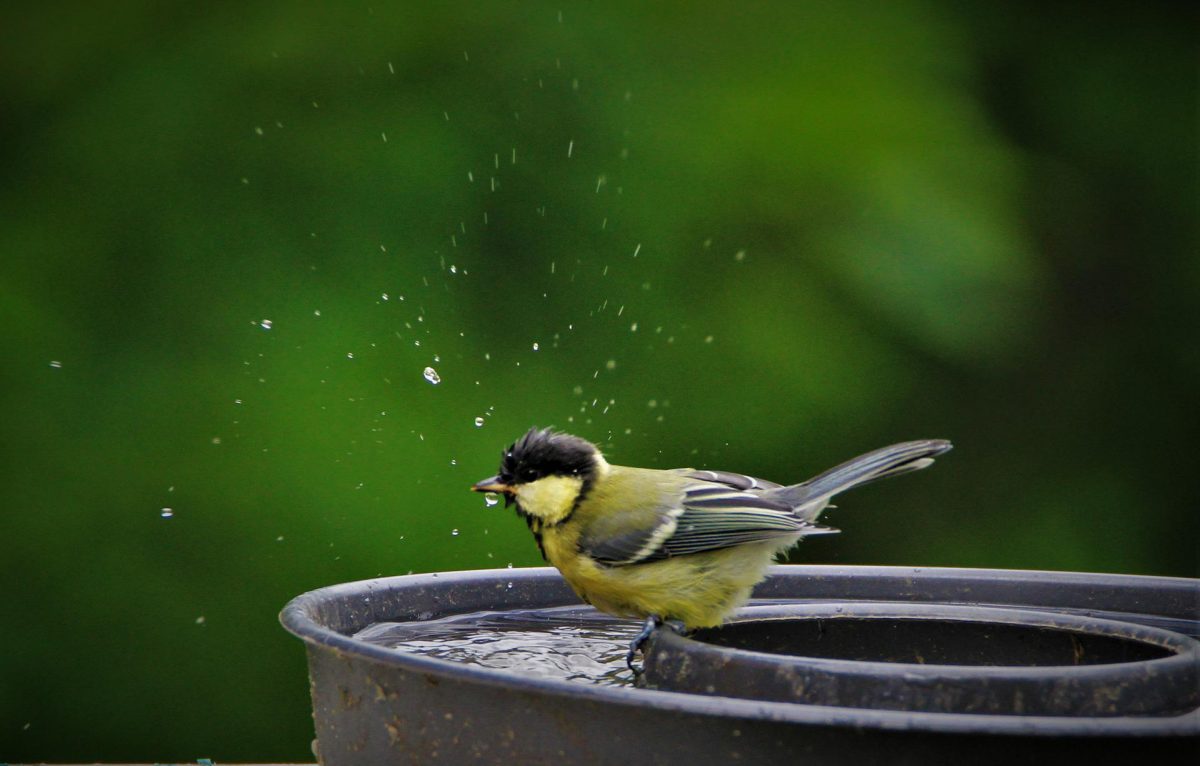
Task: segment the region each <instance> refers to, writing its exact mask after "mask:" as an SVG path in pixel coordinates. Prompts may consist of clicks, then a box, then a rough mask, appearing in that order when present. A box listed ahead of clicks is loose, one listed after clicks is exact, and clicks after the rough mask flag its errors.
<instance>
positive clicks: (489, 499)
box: [483, 492, 500, 508]
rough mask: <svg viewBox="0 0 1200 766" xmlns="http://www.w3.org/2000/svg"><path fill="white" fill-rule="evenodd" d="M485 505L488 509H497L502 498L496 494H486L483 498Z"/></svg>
mask: <svg viewBox="0 0 1200 766" xmlns="http://www.w3.org/2000/svg"><path fill="white" fill-rule="evenodd" d="M483 504H484V505H486V506H487V507H488V508H495V507H496V506H497V505H499V504H500V496H499V495H497V494H496V493H495V492H488V493H485V494H484V496H483Z"/></svg>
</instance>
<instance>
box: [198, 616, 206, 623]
mask: <svg viewBox="0 0 1200 766" xmlns="http://www.w3.org/2000/svg"><path fill="white" fill-rule="evenodd" d="M204 622H205V620H204V615H200V616H199V617H197V618H196V624H197V625H203V624H204Z"/></svg>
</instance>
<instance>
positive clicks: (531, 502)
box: [516, 476, 583, 524]
mask: <svg viewBox="0 0 1200 766" xmlns="http://www.w3.org/2000/svg"><path fill="white" fill-rule="evenodd" d="M582 489H583V479H581V478H579V477H578V476H546V477H544V478H541V479H538V480H537V481H533V482H530V483H528V484H521V485H519V486H518V487H517V493H516V494H517V502H518V503H520V504H521V509H522V510H524V511H525V512H526V513H528V514H529V515H531V516H536V517H537V518H539V519H542V520H543V521H545V522H547V523H550V524H554V523H555V522H558V521H561V520H562V519H563V517H565V516H566V515H567V514H568V513H570V512H571V508H572V506H574V505H575V500H576V499H577V498H578V497H579V493H580V491H581V490H582Z"/></svg>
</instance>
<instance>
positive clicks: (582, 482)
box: [471, 428, 608, 524]
mask: <svg viewBox="0 0 1200 766" xmlns="http://www.w3.org/2000/svg"><path fill="white" fill-rule="evenodd" d="M607 471H608V463H606V462H605V460H604V456H603V455H601V454H600V450H599V449H597V448H596V446H595V445H594V444H592V443H591V442H589V441H587V440H585V439H580V438H579V437H578V436H572V435H570V434H564V433H559V432H557V431H553V430H551V429H549V428H543V429H538V428H531V429H530V430H529V432H528V433H526V434H525V435H524V436H522V437H521V438H520V439H518V440H517V441H516V442H514V443H513V444H512V445H511V446H509V448H508V449H506V450H504V453H503V456H502V457H501V459H500V472H499V473H498V474H496V475H495V476H491V477H488V478H486V479H484V480H483V481H481V482H478V483H477V484H475V485H474V486H472V487H471V489H473V490H474V491H476V492H498V493H500V494H503V495H504V501H505V505H509V504H511V503H513V502H514V501H515V502H516V504H517V510H518V511H519V512H521V513H523V514H525V515H527V516H532V517H534V518H537V519H538V520H540V521H541V522H543V523H545V524H556V523H558V522H559V521H561V520H562V519H564V518H566V516H567V515H568V514H569V513H570V512H571V510H572V509H573V508H574V507H575V504H576V502H577V501H578V500H579V498H580V497H582V496H583V494H584V493H586V492H587V490H588V489H589V488H590V487H591V485H592V483H593V482H595V480H596V479H597V478H598V477H600V476H602V475H603V474H604V473H606V472H607Z"/></svg>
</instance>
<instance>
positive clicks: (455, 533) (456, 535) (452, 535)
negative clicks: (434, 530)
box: [450, 529, 458, 537]
mask: <svg viewBox="0 0 1200 766" xmlns="http://www.w3.org/2000/svg"><path fill="white" fill-rule="evenodd" d="M450 535H451V537H458V530H457V529H452V530H450Z"/></svg>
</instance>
